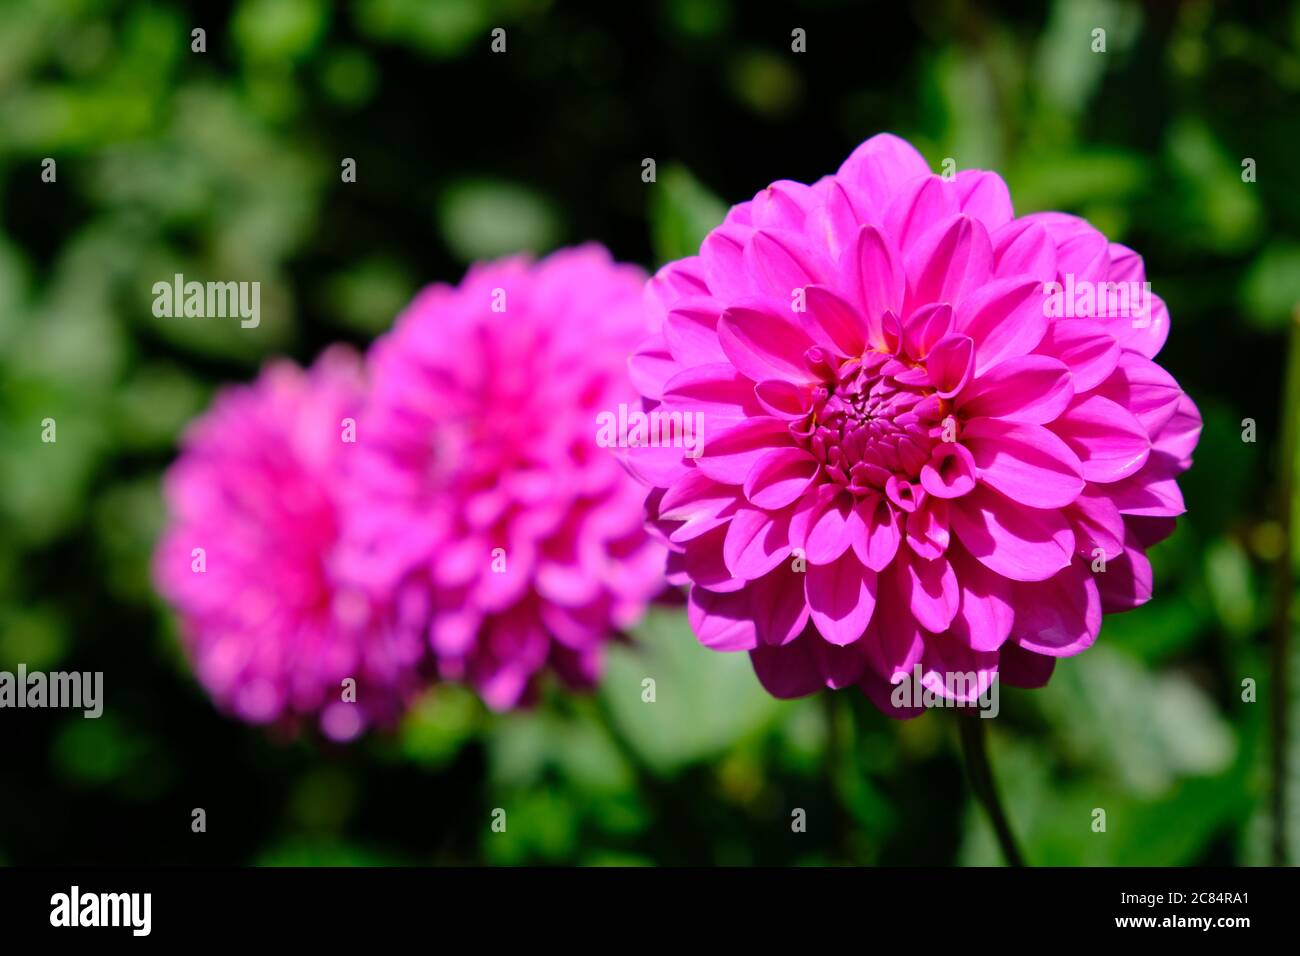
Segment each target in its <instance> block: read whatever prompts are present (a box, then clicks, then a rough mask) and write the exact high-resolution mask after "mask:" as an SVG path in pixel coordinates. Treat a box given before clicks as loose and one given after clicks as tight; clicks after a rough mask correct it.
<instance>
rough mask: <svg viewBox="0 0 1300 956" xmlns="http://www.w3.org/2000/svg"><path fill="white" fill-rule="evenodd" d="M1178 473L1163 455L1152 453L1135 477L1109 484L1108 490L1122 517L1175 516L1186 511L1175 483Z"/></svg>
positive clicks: (1171, 459)
mask: <svg viewBox="0 0 1300 956" xmlns="http://www.w3.org/2000/svg"><path fill="white" fill-rule="evenodd" d="M1181 470H1182V469H1181V468H1180V467H1179V463H1178V462H1177V461H1176V460H1174V459H1173V458H1171V457H1169V456H1168V455H1166V454H1165V453H1164V452H1159V451H1157V452H1152V453H1151V456H1150V457H1149V458H1147V463H1146V464H1145V465H1143V466H1142V468H1141V469H1140V470H1139V471H1138V472H1137V473H1136V474H1134V475H1130V476H1129V477H1127V478H1122V479H1120V480H1119V481H1116V482H1113V483H1111V484H1110V485H1108V486H1107V490H1108V491H1109V492H1110V497H1111V500H1112V501H1114V502H1115V506H1116V507H1117V508H1119V510H1120V513H1121V514H1125V515H1142V516H1145V517H1151V518H1168V517H1174V516H1177V515H1180V514H1182V513H1183V512H1184V511H1186V510H1187V506H1186V505H1185V504H1183V493H1182V491H1180V490H1179V488H1178V482H1177V481H1175V477H1176V476H1177V475H1178V474H1179V473H1180V472H1181Z"/></svg>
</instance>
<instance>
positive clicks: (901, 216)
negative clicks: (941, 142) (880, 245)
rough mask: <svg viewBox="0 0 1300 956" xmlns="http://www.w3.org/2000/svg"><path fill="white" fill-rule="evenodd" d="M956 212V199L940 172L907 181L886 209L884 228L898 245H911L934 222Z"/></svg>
mask: <svg viewBox="0 0 1300 956" xmlns="http://www.w3.org/2000/svg"><path fill="white" fill-rule="evenodd" d="M956 214H957V199H956V197H955V196H954V194H953V191H952V190H951V189H949V188H948V183H946V182H945V181H944V180H943V179H942V178H940V177H939V176H934V175H930V176H925V177H921V178H918V179H914V180H912V181H910V182H907V183H904V184H903V185H902V187H901V188H900V189H899V190H898V191H897V193H895V195H894V198H893V199H892V200H890V203H889V205H888V206H887V207H886V209H885V215H884V225H885V232H886V233H888V234H889V237H890V238H891V239H893V240H894V245H895V247H897V248H899V249H908V248H910V247H911V245H912V244H913V243H914V242H916V241H917V239H919V238H920V237H921V236H922V235H924V234H925V232H926V231H927V230H929V229H930V227H931V226H933V225H934V224H935V223H938V222H941V221H943V220H945V219H948V218H949V217H951V216H955V215H956Z"/></svg>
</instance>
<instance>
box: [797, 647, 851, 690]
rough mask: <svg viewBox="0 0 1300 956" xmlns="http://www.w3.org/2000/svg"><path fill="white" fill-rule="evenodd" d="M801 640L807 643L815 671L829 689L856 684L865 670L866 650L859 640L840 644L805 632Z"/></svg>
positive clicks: (838, 688)
mask: <svg viewBox="0 0 1300 956" xmlns="http://www.w3.org/2000/svg"><path fill="white" fill-rule="evenodd" d="M801 640H803V641H806V642H807V643H808V650H809V651H810V652H811V654H812V659H813V663H814V664H815V665H816V667H817V673H818V674H819V675H820V676H821V679H822V683H823V684H825V685H826V686H827V687H829V688H830V689H831V690H840V689H841V688H843V687H848V686H850V685H852V684H856V683H857V682H858V681H859V680H861V679H862V675H863V674H864V673H865V672H866V670H867V652H866V649H865V647H864V646H863V645H862V642H861V641H858V642H856V643H853V644H848V645H845V646H840V645H837V644H832V643H830V642H829V641H823V640H819V639H818V638H817V636H816V635H815V634H806V635H804V637H803V638H801Z"/></svg>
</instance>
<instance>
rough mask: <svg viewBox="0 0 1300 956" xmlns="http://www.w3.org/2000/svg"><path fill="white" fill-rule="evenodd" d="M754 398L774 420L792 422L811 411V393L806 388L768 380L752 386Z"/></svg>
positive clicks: (778, 380) (791, 383)
mask: <svg viewBox="0 0 1300 956" xmlns="http://www.w3.org/2000/svg"><path fill="white" fill-rule="evenodd" d="M754 397H755V398H756V399H758V403H759V404H760V405H761V406H763V409H764V410H765V411H766V412H767V413H768V414H769V415H772V416H775V417H776V418H783V419H787V420H793V419H796V418H802V417H804V416H805V415H807V414H808V413H809V412H810V411H812V405H813V403H812V393H811V391H810V390H809V388H808V387H807V386H802V385H795V384H794V383H793V382H785V381H782V380H781V379H777V378H770V379H768V380H767V381H766V382H759V383H758V384H757V385H755V386H754Z"/></svg>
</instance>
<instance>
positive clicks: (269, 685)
mask: <svg viewBox="0 0 1300 956" xmlns="http://www.w3.org/2000/svg"><path fill="white" fill-rule="evenodd" d="M360 398H361V363H360V360H359V358H358V357H357V356H355V355H354V354H353V353H351V352H350V351H348V350H346V349H342V348H335V349H332V350H330V351H328V352H326V353H325V354H324V355H322V356H321V358H320V359H319V360H318V361H317V363H316V364H315V366H313V368H312V369H311V370H310V371H307V372H304V371H303V370H301V369H299V368H298V367H297V366H295V365H293V364H291V363H289V362H280V363H277V364H275V365H272V366H270V367H268V368H267V369H266V371H265V372H263V374H262V375H261V377H260V378H259V379H258V380H257V381H256V382H255V383H254V384H252V385H249V386H243V387H235V388H228V389H226V390H224V391H223V392H221V393H220V394H218V396H217V398H216V400H215V401H214V402H213V404H212V407H211V409H210V410H209V411H208V412H207V413H206V414H205V415H203V416H202V417H200V418H199V419H197V420H196V421H194V422H193V423H192V424H191V425H190V426H189V429H188V430H187V431H186V433H185V436H184V439H183V441H182V452H181V456H180V458H179V460H178V461H177V462H176V463H175V464H174V465H173V466H172V467H171V469H170V470H169V471H168V472H167V474H166V476H165V479H164V494H165V498H166V502H167V506H168V510H169V511H170V522H169V526H168V528H167V530H166V531H165V533H164V534H163V537H162V539H161V541H160V543H159V546H158V550H157V553H156V554H155V557H154V577H155V579H156V581H157V584H158V588H159V590H160V591H161V592H162V594H163V595H164V596H165V597H166V598H167V599H168V600H169V601H170V602H171V603H172V604H173V605H175V608H176V610H177V613H178V615H179V619H180V632H181V637H182V640H183V643H184V646H185V648H186V650H187V652H188V654H189V656H190V657H191V659H192V661H193V664H194V668H195V671H196V673H197V675H198V678H199V681H200V682H201V683H202V684H203V686H204V687H206V688H207V690H208V692H209V693H211V694H212V696H213V698H215V700H216V701H217V703H218V705H219V706H221V707H222V708H223V709H225V710H227V711H229V712H231V713H233V714H234V715H236V716H237V717H239V718H241V719H243V720H247V721H250V722H252V723H257V724H265V723H271V722H279V723H282V724H296V723H300V722H301V720H302V719H303V718H305V717H307V716H312V717H317V718H318V719H319V722H320V726H321V729H322V730H323V731H324V733H325V734H326V735H327V736H329V737H331V738H334V739H336V740H346V739H350V738H352V737H355V736H356V735H357V734H358V733H360V732H361V730H362V729H363V728H364V727H365V726H366V725H367V724H370V723H375V722H380V721H384V722H386V721H389V720H391V719H393V718H394V717H395V716H396V715H397V714H398V713H399V711H400V708H401V705H402V702H403V700H404V698H405V697H406V695H407V694H408V693H409V692H410V691H411V690H412V688H413V687H414V686H415V685H416V684H417V683H418V679H417V675H416V669H417V664H418V662H419V660H420V658H421V656H422V654H423V642H422V640H421V636H422V625H423V623H424V621H425V619H426V618H425V615H426V614H427V610H426V609H425V608H422V607H421V606H420V596H419V595H418V594H414V595H411V594H402V595H398V596H396V597H395V598H394V599H392V600H388V599H385V600H377V599H375V598H374V597H373V596H372V595H369V594H367V593H366V592H364V591H361V590H359V589H357V588H355V587H352V586H350V585H348V584H347V583H346V582H343V581H342V580H341V579H340V577H339V575H338V567H337V557H338V554H337V545H338V538H339V531H340V527H341V522H342V516H341V510H342V508H343V507H344V499H345V494H344V491H343V475H344V468H345V463H346V460H347V458H348V456H349V455H351V454H355V452H356V446H355V445H354V444H351V443H350V440H351V435H352V431H353V430H354V428H355V426H354V424H353V423H352V422H351V417H352V416H354V415H355V414H356V410H357V407H358V406H359V404H360Z"/></svg>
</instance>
